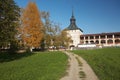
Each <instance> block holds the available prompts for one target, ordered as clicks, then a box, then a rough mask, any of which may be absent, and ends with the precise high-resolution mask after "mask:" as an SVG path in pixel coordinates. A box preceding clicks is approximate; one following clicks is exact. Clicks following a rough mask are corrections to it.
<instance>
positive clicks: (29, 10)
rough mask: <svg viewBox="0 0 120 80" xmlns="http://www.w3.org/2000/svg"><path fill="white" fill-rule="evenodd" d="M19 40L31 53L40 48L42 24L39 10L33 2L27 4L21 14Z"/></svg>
mask: <svg viewBox="0 0 120 80" xmlns="http://www.w3.org/2000/svg"><path fill="white" fill-rule="evenodd" d="M21 21H22V26H21V27H20V30H21V38H22V41H23V42H24V45H25V46H27V47H28V48H29V49H30V50H31V51H32V49H33V48H36V47H40V43H41V40H42V38H43V24H42V21H41V16H40V13H39V10H38V8H37V6H36V4H35V3H34V2H29V3H28V5H27V7H26V8H25V9H24V12H23V14H22V19H21Z"/></svg>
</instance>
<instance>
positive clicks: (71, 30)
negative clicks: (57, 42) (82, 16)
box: [66, 12, 83, 47]
mask: <svg viewBox="0 0 120 80" xmlns="http://www.w3.org/2000/svg"><path fill="white" fill-rule="evenodd" d="M66 30H67V33H68V36H69V37H71V43H70V45H69V46H70V47H77V45H78V44H79V43H80V35H82V34H83V31H82V29H80V28H78V27H77V25H76V19H75V18H74V15H73V12H72V16H71V18H70V25H69V26H68V27H67V28H66Z"/></svg>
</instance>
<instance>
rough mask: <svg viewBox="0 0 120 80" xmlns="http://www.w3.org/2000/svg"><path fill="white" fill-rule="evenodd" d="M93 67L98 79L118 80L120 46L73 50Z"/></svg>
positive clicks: (119, 72)
mask: <svg viewBox="0 0 120 80" xmlns="http://www.w3.org/2000/svg"><path fill="white" fill-rule="evenodd" d="M73 52H74V53H76V54H78V55H80V56H81V57H83V58H84V59H85V60H86V61H87V62H88V64H89V65H90V66H91V67H92V68H93V70H94V71H95V73H96V74H97V75H98V77H99V79H100V80H120V76H119V75H120V48H102V49H95V50H74V51H73Z"/></svg>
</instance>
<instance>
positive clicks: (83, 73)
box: [60, 51, 99, 80]
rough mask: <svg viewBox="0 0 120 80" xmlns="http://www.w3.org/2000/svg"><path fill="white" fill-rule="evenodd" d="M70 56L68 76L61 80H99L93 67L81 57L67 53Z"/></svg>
mask: <svg viewBox="0 0 120 80" xmlns="http://www.w3.org/2000/svg"><path fill="white" fill-rule="evenodd" d="M64 53H66V54H67V55H68V56H69V60H68V61H69V67H68V70H67V75H65V76H64V77H63V78H61V79H60V80H99V79H98V78H97V76H96V75H95V73H94V72H93V70H92V69H91V67H90V66H89V65H88V64H87V62H86V61H85V60H84V59H83V58H81V57H80V56H78V55H76V54H73V53H71V52H67V51H65V52H64Z"/></svg>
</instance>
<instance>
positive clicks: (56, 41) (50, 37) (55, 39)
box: [42, 11, 71, 48]
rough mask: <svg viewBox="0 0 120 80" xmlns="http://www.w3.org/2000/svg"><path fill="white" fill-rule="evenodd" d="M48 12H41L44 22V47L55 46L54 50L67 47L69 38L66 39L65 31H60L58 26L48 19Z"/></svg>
mask: <svg viewBox="0 0 120 80" xmlns="http://www.w3.org/2000/svg"><path fill="white" fill-rule="evenodd" d="M49 16H50V15H49V12H45V11H43V12H42V18H43V20H44V21H43V22H44V34H45V35H44V43H45V45H46V47H50V46H55V47H56V48H60V46H62V47H66V48H67V47H68V45H69V43H70V40H71V39H70V37H68V36H67V35H68V34H67V32H66V30H61V28H60V25H59V24H56V23H53V21H51V20H50V19H49Z"/></svg>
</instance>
